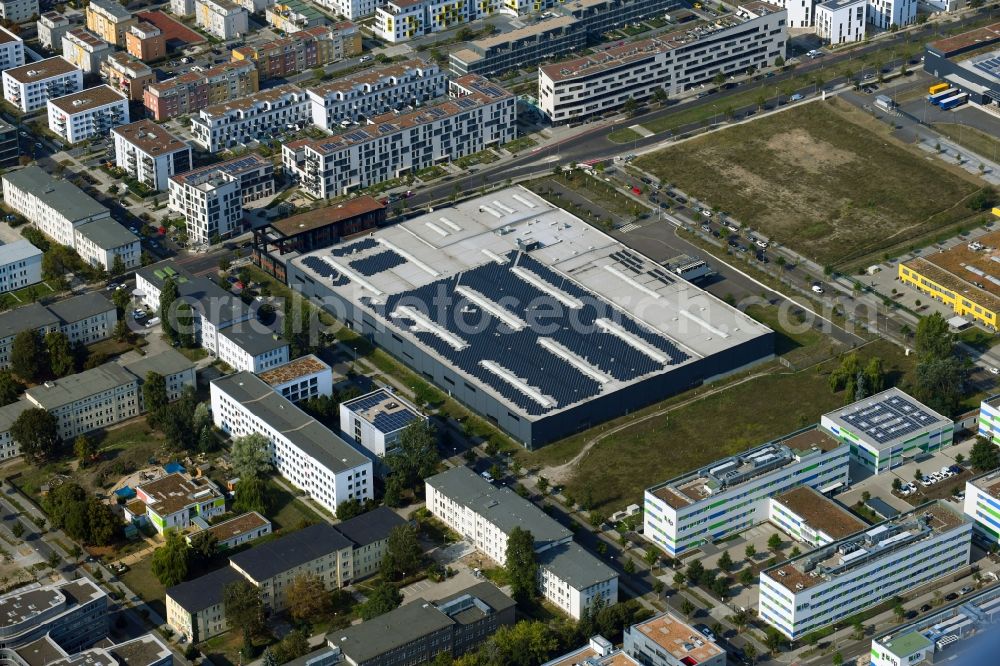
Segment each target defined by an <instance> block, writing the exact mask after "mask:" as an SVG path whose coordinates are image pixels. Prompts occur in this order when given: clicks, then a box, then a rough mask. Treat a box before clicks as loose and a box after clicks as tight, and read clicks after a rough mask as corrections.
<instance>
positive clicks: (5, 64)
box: [0, 28, 24, 70]
mask: <svg viewBox="0 0 1000 666" xmlns="http://www.w3.org/2000/svg"><path fill="white" fill-rule="evenodd" d="M23 64H24V41H23V40H22V39H21V38H20V37H18V36H17V35H15V34H14V33H12V32H10V31H9V30H7V29H6V28H0V70H3V69H10V68H11V67H20V66H21V65H23Z"/></svg>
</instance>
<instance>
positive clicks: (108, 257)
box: [74, 218, 142, 273]
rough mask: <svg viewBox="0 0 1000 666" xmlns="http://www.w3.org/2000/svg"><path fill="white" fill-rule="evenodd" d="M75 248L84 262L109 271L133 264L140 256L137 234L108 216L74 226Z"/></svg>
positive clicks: (116, 271)
mask: <svg viewBox="0 0 1000 666" xmlns="http://www.w3.org/2000/svg"><path fill="white" fill-rule="evenodd" d="M74 248H75V249H76V252H77V254H79V255H80V258H81V259H83V260H84V261H85V262H87V263H88V264H90V265H91V266H99V267H101V268H103V269H104V270H105V271H107V272H109V273H118V272H119V271H121V270H124V269H128V268H135V267H136V266H138V265H139V263H140V261H141V259H142V247H141V246H140V243H139V237H138V236H136V235H135V234H134V233H132V232H131V231H129V230H128V229H126V228H125V227H124V226H122V225H121V224H120V223H119V222H118V221H117V220H112V219H111V218H104V219H100V220H96V221H94V222H88V223H87V224H82V225H80V226H79V227H77V228H76V232H75V245H74Z"/></svg>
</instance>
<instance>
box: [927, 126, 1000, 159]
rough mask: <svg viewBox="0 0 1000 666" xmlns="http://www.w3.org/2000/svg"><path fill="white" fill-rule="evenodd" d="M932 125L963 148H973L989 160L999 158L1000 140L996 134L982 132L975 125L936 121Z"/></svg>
mask: <svg viewBox="0 0 1000 666" xmlns="http://www.w3.org/2000/svg"><path fill="white" fill-rule="evenodd" d="M931 127H933V128H934V129H936V130H937V131H938V132H940V133H941V134H943V135H944V136H946V137H948V138H950V139H951V140H952V141H954V142H955V143H957V144H958V145H959V146H961V147H962V148H965V149H966V150H971V151H972V152H974V153H976V154H978V155H979V156H980V157H985V158H986V159H988V160H995V159H997V155H998V152H997V151H998V149H1000V141H997V138H996V137H995V136H992V135H990V134H987V133H986V132H980V131H979V130H977V129H976V128H974V127H968V126H966V125H958V124H955V123H935V124H933V125H931Z"/></svg>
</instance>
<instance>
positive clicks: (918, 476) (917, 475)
mask: <svg viewBox="0 0 1000 666" xmlns="http://www.w3.org/2000/svg"><path fill="white" fill-rule="evenodd" d="M922 478H924V473H923V472H922V471H921V470H920V468H919V467H918V468H917V469H916V471H914V472H913V480H914V481H919V480H920V479H922Z"/></svg>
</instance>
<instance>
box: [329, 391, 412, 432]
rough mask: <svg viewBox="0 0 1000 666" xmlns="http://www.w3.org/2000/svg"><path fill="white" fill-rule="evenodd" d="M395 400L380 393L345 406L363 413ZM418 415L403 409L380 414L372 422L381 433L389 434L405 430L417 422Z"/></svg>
mask: <svg viewBox="0 0 1000 666" xmlns="http://www.w3.org/2000/svg"><path fill="white" fill-rule="evenodd" d="M392 401H393V398H392V397H391V396H389V395H386V394H385V393H382V392H379V393H376V394H374V395H369V396H364V397H361V398H358V399H357V400H352V401H351V402H349V403H347V404H346V405H345V406H346V407H347V409H350V410H351V411H352V412H355V413H357V412H363V411H366V410H369V409H371V408H372V407H377V406H378V405H380V404H382V403H385V402H392ZM417 418H419V417H418V415H417V414H414V413H413V411H411V410H409V409H406V408H404V409H401V410H399V411H396V412H390V413H385V412H380V413H378V414H376V415H375V418H374V419H373V420H372V425H373V426H375V428H377V429H378V430H379V431H380V432H383V433H389V432H395V431H396V430H399V429H400V428H405V427H406V426H407V425H408V424H409V423H410V422H411V421H414V420H416V419H417Z"/></svg>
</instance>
